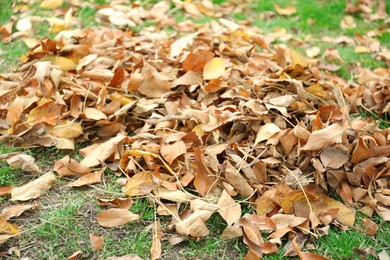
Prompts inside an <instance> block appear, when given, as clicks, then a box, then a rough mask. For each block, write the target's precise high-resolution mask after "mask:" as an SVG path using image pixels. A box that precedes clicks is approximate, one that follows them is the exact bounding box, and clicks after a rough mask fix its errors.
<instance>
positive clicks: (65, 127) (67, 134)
mask: <svg viewBox="0 0 390 260" xmlns="http://www.w3.org/2000/svg"><path fill="white" fill-rule="evenodd" d="M49 132H50V134H52V135H54V136H57V137H61V138H76V137H79V136H80V135H82V134H83V129H82V126H81V124H80V123H78V122H73V121H69V120H59V121H58V122H57V125H56V126H54V127H53V128H51V129H49Z"/></svg>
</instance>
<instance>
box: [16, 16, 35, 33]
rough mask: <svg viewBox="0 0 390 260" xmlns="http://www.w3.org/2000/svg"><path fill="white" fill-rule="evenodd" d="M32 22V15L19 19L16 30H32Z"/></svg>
mask: <svg viewBox="0 0 390 260" xmlns="http://www.w3.org/2000/svg"><path fill="white" fill-rule="evenodd" d="M31 28H32V23H31V17H29V16H28V17H25V18H21V19H19V21H18V22H17V23H16V30H18V31H19V32H23V31H28V30H31Z"/></svg>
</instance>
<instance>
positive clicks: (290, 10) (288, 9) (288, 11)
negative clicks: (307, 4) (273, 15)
mask: <svg viewBox="0 0 390 260" xmlns="http://www.w3.org/2000/svg"><path fill="white" fill-rule="evenodd" d="M274 7H275V10H276V12H277V13H278V14H280V15H286V16H289V15H292V14H294V13H295V12H296V11H297V8H296V7H295V6H287V7H285V8H282V7H280V6H279V5H277V4H274Z"/></svg>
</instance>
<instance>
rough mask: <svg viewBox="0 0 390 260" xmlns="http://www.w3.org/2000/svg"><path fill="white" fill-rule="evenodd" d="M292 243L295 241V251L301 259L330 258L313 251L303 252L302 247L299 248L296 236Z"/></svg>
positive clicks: (327, 259)
mask: <svg viewBox="0 0 390 260" xmlns="http://www.w3.org/2000/svg"><path fill="white" fill-rule="evenodd" d="M292 243H293V247H294V250H295V252H297V254H298V256H299V259H300V260H329V258H326V257H323V256H320V255H316V254H314V253H311V252H302V251H301V249H300V248H299V246H298V244H297V242H296V241H295V238H294V239H293V242H292Z"/></svg>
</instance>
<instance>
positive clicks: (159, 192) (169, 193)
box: [153, 187, 194, 203]
mask: <svg viewBox="0 0 390 260" xmlns="http://www.w3.org/2000/svg"><path fill="white" fill-rule="evenodd" d="M153 193H154V195H155V196H156V197H158V198H160V199H165V200H170V201H175V202H179V203H188V202H190V201H191V200H193V199H194V197H193V196H191V195H190V194H188V193H185V192H183V191H181V190H167V189H165V188H161V187H160V188H158V189H155V190H154V191H153Z"/></svg>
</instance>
